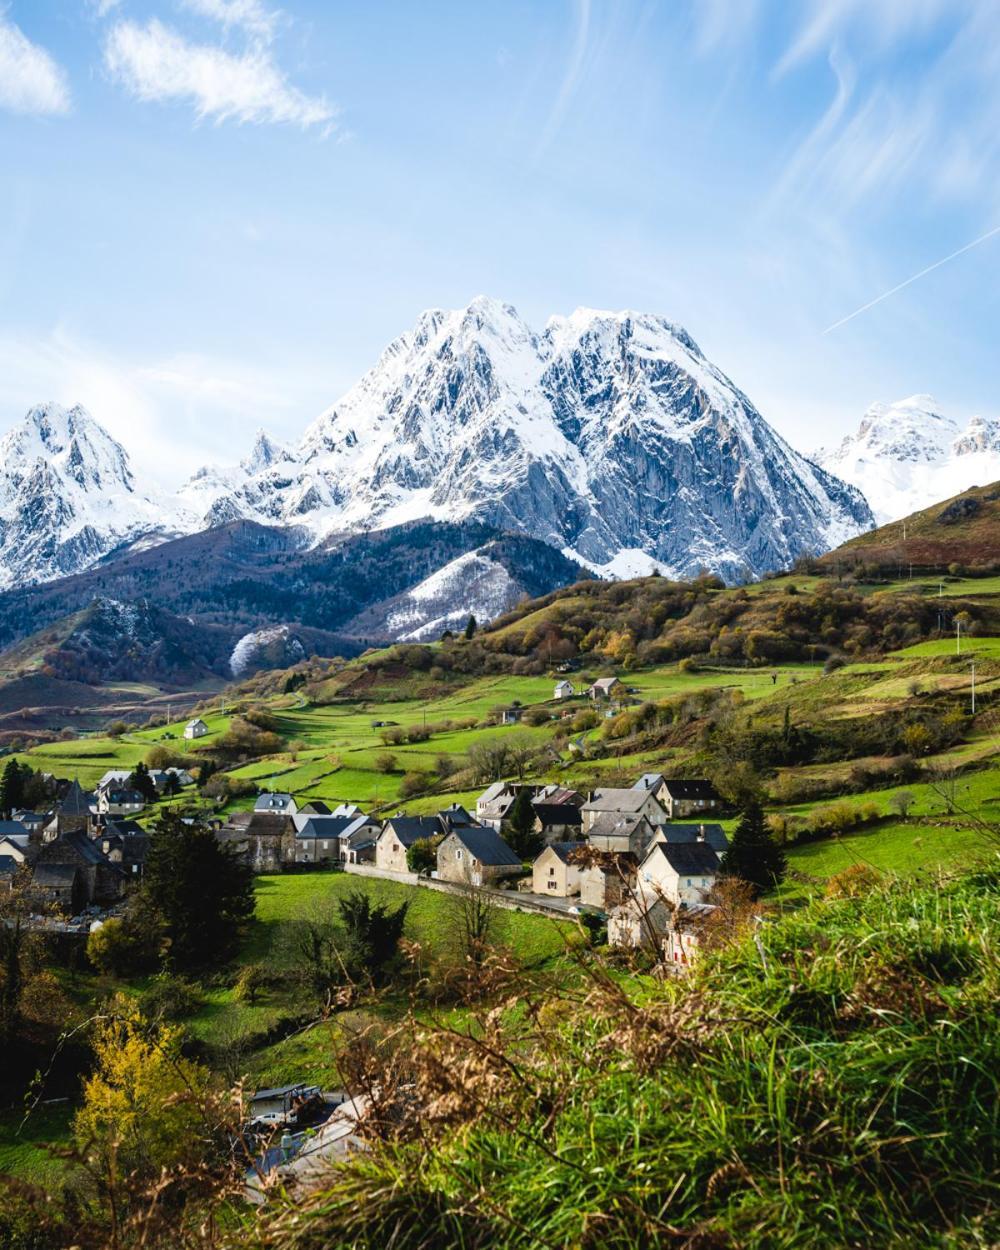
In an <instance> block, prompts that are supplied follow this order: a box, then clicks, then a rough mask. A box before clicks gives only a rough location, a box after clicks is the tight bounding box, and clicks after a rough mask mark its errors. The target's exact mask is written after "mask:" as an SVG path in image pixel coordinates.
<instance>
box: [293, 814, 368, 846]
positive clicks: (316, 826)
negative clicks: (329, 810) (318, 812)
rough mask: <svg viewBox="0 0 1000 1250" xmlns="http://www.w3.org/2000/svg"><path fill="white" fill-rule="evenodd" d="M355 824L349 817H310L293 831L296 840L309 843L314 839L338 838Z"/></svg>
mask: <svg viewBox="0 0 1000 1250" xmlns="http://www.w3.org/2000/svg"><path fill="white" fill-rule="evenodd" d="M353 824H355V820H354V818H353V817H350V816H310V817H309V819H308V820H307V821H306V822H305V824H303V825H301V826H300V827H299V828H298V829H297V830H296V831H295V837H296V839H301V840H302V841H305V842H309V841H314V840H315V839H316V838H329V839H331V840H332V839H333V838H339V837H340V836H341V834H343V833H344V831H345V830H346V829H349V828H350V827H351V825H353Z"/></svg>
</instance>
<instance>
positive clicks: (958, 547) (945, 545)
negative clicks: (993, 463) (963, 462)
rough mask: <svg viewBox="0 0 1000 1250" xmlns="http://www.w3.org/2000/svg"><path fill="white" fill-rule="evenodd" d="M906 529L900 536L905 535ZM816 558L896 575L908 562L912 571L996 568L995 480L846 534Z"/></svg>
mask: <svg viewBox="0 0 1000 1250" xmlns="http://www.w3.org/2000/svg"><path fill="white" fill-rule="evenodd" d="M904 532H905V537H904ZM819 563H820V564H821V565H822V566H823V567H824V568H825V569H827V570H829V571H831V572H833V571H842V572H847V571H849V570H850V569H852V568H856V567H857V566H858V565H861V566H862V567H863V568H864V570H865V573H866V574H868V573H872V572H877V573H880V574H883V575H885V574H888V575H889V576H893V577H894V576H896V575H897V574H898V572H899V570H900V569H901V568H902V569H903V570H907V569H908V567H909V565H911V564H912V565H913V569H914V571H915V572H921V573H945V572H947V571H948V570H949V566H950V565H953V564H957V565H960V566H961V569H962V571H965V572H970V573H984V574H985V573H989V572H998V571H1000V482H994V483H992V485H989V486H974V487H973V488H972V489H971V490H967V491H963V492H962V493H961V494H960V495H955V496H954V497H953V498H952V499H946V500H944V501H943V502H942V503H936V504H934V505H933V506H932V507H930V508H925V509H924V510H923V511H922V512H915V513H914V514H913V515H912V516H909V517H906V518H905V519H904V520H901V521H893V522H892V523H891V524H889V525H883V526H881V527H880V528H879V529H877V530H872V531H871V532H870V533H868V534H861V535H859V536H858V537H857V538H853V539H851V541H850V542H847V543H845V544H844V545H843V546H842V547H838V548H837V550H836V551H831V552H829V553H828V554H827V555H825V556H823V557H822V558H821V559H820V561H819Z"/></svg>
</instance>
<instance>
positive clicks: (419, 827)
mask: <svg viewBox="0 0 1000 1250" xmlns="http://www.w3.org/2000/svg"><path fill="white" fill-rule="evenodd" d="M385 827H386V828H387V829H390V828H391V830H392V832H393V833H394V834H395V835H396V837H397V839H398V840H399V843H400V845H401V846H407V847H409V846H412V845H413V844H414V842H419V841H420V840H421V839H423V838H436V837H437V836H438V834H439V833H441V822H440V821H439V820H438V818H437V817H436V816H393V817H392V819H391V820H387V821H386V822H385Z"/></svg>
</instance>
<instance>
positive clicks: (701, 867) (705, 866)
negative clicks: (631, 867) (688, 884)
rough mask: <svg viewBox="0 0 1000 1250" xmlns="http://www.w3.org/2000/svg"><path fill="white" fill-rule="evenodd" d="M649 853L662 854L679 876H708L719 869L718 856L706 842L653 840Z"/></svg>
mask: <svg viewBox="0 0 1000 1250" xmlns="http://www.w3.org/2000/svg"><path fill="white" fill-rule="evenodd" d="M649 854H650V855H662V856H663V858H664V859H665V860H666V861H667V863H668V864H669V865H670V867H671V868H672V869H673V870H674V872H676V873H677V875H678V876H680V877H685V876H690V877H709V876H713V877H714V876H715V875H716V874H717V873H718V871H719V857H718V855H716V853H715V851H713V850H712V848H711V847H710V846H709V845H708V843H707V842H654V843H653V845H652V846H651V847H650V848H649Z"/></svg>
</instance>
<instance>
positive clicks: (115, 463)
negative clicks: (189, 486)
mask: <svg viewBox="0 0 1000 1250" xmlns="http://www.w3.org/2000/svg"><path fill="white" fill-rule="evenodd" d="M185 524H187V525H188V526H190V525H191V524H193V518H182V517H181V515H180V514H179V513H178V510H177V508H176V505H175V504H174V503H173V502H172V501H167V500H164V499H162V498H159V497H153V496H151V495H150V494H148V493H144V492H141V491H139V490H137V489H136V484H135V478H134V475H133V473H132V469H131V466H130V464H129V458H128V453H127V452H126V451H125V449H124V448H123V447H122V446H121V444H120V443H118V442H116V441H115V439H114V438H112V436H111V435H110V434H109V433H108V432H107V430H105V429H104V427H103V426H102V425H100V424H99V423H98V422H97V421H95V420H94V418H93V417H92V416H91V415H90V414H89V413H88V412H87V410H86V409H85V408H83V407H81V406H80V405H76V406H75V407H72V408H63V407H61V406H60V405H59V404H56V403H47V404H41V405H38V406H37V407H35V408H32V409H31V410H30V412H28V414H27V415H26V416H25V417H24V419H23V420H22V421H21V422H20V423H19V424H18V425H16V426H15V427H14V428H13V429H12V430H10V431H8V433H7V434H6V435H4V437H3V439H2V440H0V549H2V551H3V559H2V561H0V588H2V587H5V586H10V585H19V584H26V583H30V582H37V581H47V580H49V579H51V578H53V577H59V576H62V575H64V574H67V573H76V572H79V571H80V570H81V569H84V568H87V567H88V566H89V565H91V564H93V563H94V562H95V561H97V560H99V559H100V558H101V557H102V556H104V555H106V554H107V553H108V552H109V551H112V550H113V549H114V548H116V547H119V546H121V545H122V544H124V543H128V542H131V541H134V540H136V539H138V538H140V537H145V536H148V535H150V534H155V533H159V534H161V535H162V536H163V537H167V536H169V535H170V534H171V533H176V532H178V531H179V530H180V529H182V528H184V526H185Z"/></svg>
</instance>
